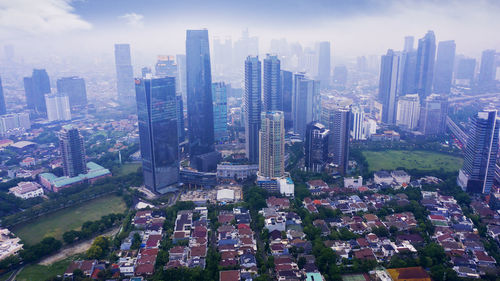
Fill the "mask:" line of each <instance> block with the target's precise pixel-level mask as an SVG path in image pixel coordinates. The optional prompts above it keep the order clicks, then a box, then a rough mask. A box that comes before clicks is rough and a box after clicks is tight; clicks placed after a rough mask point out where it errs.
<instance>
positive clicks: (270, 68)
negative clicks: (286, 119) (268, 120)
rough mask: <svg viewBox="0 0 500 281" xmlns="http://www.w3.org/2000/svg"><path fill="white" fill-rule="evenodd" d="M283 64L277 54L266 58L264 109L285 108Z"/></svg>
mask: <svg viewBox="0 0 500 281" xmlns="http://www.w3.org/2000/svg"><path fill="white" fill-rule="evenodd" d="M280 72H281V66H280V60H279V59H278V57H277V56H271V55H267V57H266V58H265V59H264V110H265V111H272V110H280V111H281V110H283V96H282V92H281V73H280Z"/></svg>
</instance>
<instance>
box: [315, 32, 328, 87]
mask: <svg viewBox="0 0 500 281" xmlns="http://www.w3.org/2000/svg"><path fill="white" fill-rule="evenodd" d="M318 79H319V81H320V82H321V88H328V87H329V86H330V42H328V41H324V42H320V43H319V61H318Z"/></svg>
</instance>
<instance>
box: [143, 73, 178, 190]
mask: <svg viewBox="0 0 500 281" xmlns="http://www.w3.org/2000/svg"><path fill="white" fill-rule="evenodd" d="M135 91H136V103H137V118H138V122H139V138H140V146H141V157H142V172H143V175H144V185H145V186H146V188H148V189H149V190H151V191H153V192H162V190H164V189H165V188H168V187H173V186H175V185H177V183H178V181H179V144H178V140H179V139H178V136H177V106H176V103H177V101H176V99H177V98H176V93H175V78H174V77H164V78H153V79H147V78H146V79H137V80H135Z"/></svg>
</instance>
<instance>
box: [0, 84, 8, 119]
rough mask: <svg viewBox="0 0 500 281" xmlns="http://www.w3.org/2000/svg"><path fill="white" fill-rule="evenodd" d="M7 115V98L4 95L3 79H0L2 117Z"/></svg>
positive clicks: (0, 111)
mask: <svg viewBox="0 0 500 281" xmlns="http://www.w3.org/2000/svg"><path fill="white" fill-rule="evenodd" d="M5 114H7V107H6V106H5V96H4V94H3V86H2V79H1V78H0V115H5Z"/></svg>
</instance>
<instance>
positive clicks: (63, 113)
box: [45, 93, 71, 122]
mask: <svg viewBox="0 0 500 281" xmlns="http://www.w3.org/2000/svg"><path fill="white" fill-rule="evenodd" d="M45 104H46V105H47V118H48V119H49V121H50V122H52V121H67V120H71V109H70V105H69V97H68V96H67V95H65V94H61V93H57V94H48V95H45Z"/></svg>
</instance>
